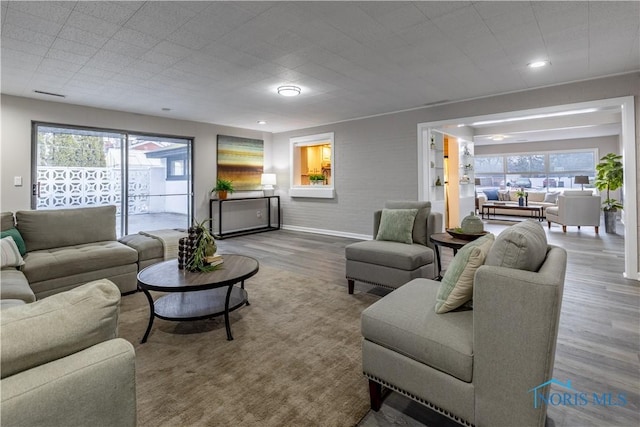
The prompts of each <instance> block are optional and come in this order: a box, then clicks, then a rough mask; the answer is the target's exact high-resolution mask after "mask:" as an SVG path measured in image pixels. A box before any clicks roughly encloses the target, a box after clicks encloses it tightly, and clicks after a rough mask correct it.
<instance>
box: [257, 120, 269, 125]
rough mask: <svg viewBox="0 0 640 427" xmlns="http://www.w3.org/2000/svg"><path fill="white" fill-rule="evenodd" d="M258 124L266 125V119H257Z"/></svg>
mask: <svg viewBox="0 0 640 427" xmlns="http://www.w3.org/2000/svg"><path fill="white" fill-rule="evenodd" d="M258 124H259V125H266V124H267V121H266V120H258Z"/></svg>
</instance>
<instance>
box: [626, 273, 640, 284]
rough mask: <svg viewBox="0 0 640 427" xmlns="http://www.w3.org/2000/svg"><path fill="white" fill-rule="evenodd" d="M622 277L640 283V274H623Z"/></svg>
mask: <svg viewBox="0 0 640 427" xmlns="http://www.w3.org/2000/svg"><path fill="white" fill-rule="evenodd" d="M622 277H624V278H625V279H630V280H637V281H639V282H640V272H632V273H627V272H624V273H622Z"/></svg>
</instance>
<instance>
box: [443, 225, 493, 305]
mask: <svg viewBox="0 0 640 427" xmlns="http://www.w3.org/2000/svg"><path fill="white" fill-rule="evenodd" d="M494 239H495V236H494V235H493V234H486V235H484V236H482V237H480V238H479V239H476V240H474V241H473V242H470V243H467V244H466V245H464V246H463V247H462V249H460V250H459V251H458V253H457V254H456V256H455V257H454V258H453V261H451V264H450V265H449V268H447V271H446V273H444V277H443V278H442V282H440V287H439V288H438V294H437V295H436V313H438V314H442V313H447V312H449V311H451V310H455V309H456V308H458V307H460V306H462V305H464V304H465V303H467V302H469V301H470V300H471V298H472V297H473V276H474V275H475V273H476V270H477V269H478V267H480V266H481V265H482V264H483V263H484V260H485V258H486V256H487V253H488V252H489V249H490V248H491V246H492V245H493V241H494Z"/></svg>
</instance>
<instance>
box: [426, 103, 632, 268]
mask: <svg viewBox="0 0 640 427" xmlns="http://www.w3.org/2000/svg"><path fill="white" fill-rule="evenodd" d="M598 109H608V110H611V109H613V110H615V111H616V112H618V113H619V114H620V133H619V138H620V152H621V154H622V155H623V166H624V187H623V193H624V199H625V209H624V210H623V222H624V225H625V227H624V239H625V242H624V247H625V251H624V252H625V271H624V273H623V275H624V277H626V278H628V279H633V280H640V272H639V269H638V231H637V230H638V210H637V201H638V198H637V181H636V179H637V177H636V173H637V172H636V167H637V165H636V155H637V154H636V140H635V108H634V98H633V97H632V96H628V97H621V98H611V99H602V100H598V101H588V102H581V103H576V104H566V105H557V106H552V107H544V108H536V109H530V110H521V111H510V112H505V113H497V114H490V115H483V116H474V117H462V118H455V119H451V120H441V121H437V122H429V123H420V124H418V159H419V162H418V178H419V180H418V191H419V194H418V199H419V200H429V194H428V189H429V187H428V185H429V181H428V167H429V165H428V163H427V162H426V161H425V159H426V158H427V153H428V150H429V135H430V133H431V131H432V130H435V131H440V132H449V133H452V134H454V135H455V134H456V133H457V132H458V131H459V130H460V129H465V128H467V127H468V126H467V125H468V124H471V123H477V122H487V121H493V122H496V123H498V122H504V121H516V120H521V121H522V122H523V123H526V120H525V119H528V118H530V117H531V118H544V117H550V116H555V117H558V116H564V117H565V118H568V117H569V116H570V115H571V113H572V112H582V111H590V110H598Z"/></svg>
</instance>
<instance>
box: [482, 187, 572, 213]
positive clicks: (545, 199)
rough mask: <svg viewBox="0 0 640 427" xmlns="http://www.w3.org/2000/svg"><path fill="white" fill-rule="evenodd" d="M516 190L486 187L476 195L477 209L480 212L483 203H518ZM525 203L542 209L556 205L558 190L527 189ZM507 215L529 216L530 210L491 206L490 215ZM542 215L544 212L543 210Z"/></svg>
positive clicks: (513, 204)
mask: <svg viewBox="0 0 640 427" xmlns="http://www.w3.org/2000/svg"><path fill="white" fill-rule="evenodd" d="M516 191H517V190H508V191H507V190H505V191H503V190H498V189H487V190H484V191H482V192H481V193H479V194H478V195H477V199H478V211H479V212H480V213H482V206H483V205H484V204H485V203H493V202H497V203H504V204H507V205H511V206H516V205H517V204H518V196H517V195H516ZM527 195H528V196H527V204H528V205H529V206H540V207H542V208H544V209H546V208H550V207H552V206H556V205H557V203H558V196H559V195H560V193H559V192H548V193H547V192H542V191H527ZM494 214H495V215H508V216H526V217H531V211H530V210H524V209H522V210H518V209H500V208H495V209H493V208H491V215H494ZM543 216H544V212H543Z"/></svg>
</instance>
